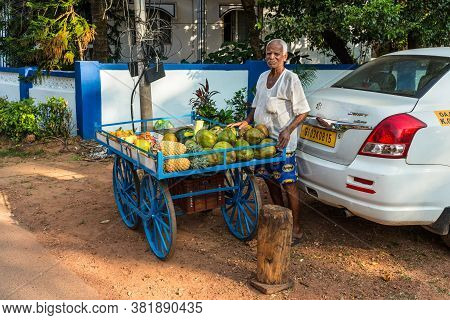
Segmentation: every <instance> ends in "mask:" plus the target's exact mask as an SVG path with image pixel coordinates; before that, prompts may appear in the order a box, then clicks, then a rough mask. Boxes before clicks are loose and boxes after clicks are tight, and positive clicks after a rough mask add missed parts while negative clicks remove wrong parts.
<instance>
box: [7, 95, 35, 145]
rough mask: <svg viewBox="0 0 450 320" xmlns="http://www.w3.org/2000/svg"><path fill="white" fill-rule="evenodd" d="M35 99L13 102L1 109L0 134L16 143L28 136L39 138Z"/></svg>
mask: <svg viewBox="0 0 450 320" xmlns="http://www.w3.org/2000/svg"><path fill="white" fill-rule="evenodd" d="M37 114H38V112H37V108H36V106H35V105H34V102H33V99H24V100H22V101H12V102H8V103H6V104H4V105H3V106H2V107H1V108H0V133H1V134H3V135H5V136H7V137H8V138H10V139H12V140H14V141H20V140H22V139H23V138H24V137H25V136H26V135H28V134H34V135H36V136H39V120H38V116H37Z"/></svg>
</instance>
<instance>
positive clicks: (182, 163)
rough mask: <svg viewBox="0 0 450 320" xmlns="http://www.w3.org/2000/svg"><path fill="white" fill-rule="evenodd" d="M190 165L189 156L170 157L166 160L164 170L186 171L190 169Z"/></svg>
mask: <svg viewBox="0 0 450 320" xmlns="http://www.w3.org/2000/svg"><path fill="white" fill-rule="evenodd" d="M190 165H191V162H190V161H189V159H188V158H179V159H168V160H166V161H164V170H166V172H176V171H184V170H187V169H189V166H190Z"/></svg>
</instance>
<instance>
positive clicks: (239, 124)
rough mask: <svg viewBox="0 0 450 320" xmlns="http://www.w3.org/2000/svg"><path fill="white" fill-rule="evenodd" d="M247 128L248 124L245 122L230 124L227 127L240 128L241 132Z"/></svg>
mask: <svg viewBox="0 0 450 320" xmlns="http://www.w3.org/2000/svg"><path fill="white" fill-rule="evenodd" d="M245 126H248V122H247V121H245V120H244V121H241V122H236V123H230V124H229V125H227V127H239V130H241V129H242V128H243V127H245Z"/></svg>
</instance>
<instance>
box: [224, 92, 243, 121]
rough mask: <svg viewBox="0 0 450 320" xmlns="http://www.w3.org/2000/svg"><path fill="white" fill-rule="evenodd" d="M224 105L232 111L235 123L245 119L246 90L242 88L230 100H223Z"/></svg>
mask: <svg viewBox="0 0 450 320" xmlns="http://www.w3.org/2000/svg"><path fill="white" fill-rule="evenodd" d="M225 102H226V104H227V105H228V107H229V108H230V109H232V110H233V117H234V121H235V122H239V121H242V120H244V119H245V117H246V116H247V109H248V104H247V88H242V89H240V90H238V91H236V92H235V93H234V94H233V97H232V98H231V99H230V100H227V99H225Z"/></svg>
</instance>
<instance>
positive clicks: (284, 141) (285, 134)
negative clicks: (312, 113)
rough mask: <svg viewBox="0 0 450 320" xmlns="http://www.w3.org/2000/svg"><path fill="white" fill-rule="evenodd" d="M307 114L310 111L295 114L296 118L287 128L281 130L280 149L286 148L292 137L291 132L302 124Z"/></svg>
mask: <svg viewBox="0 0 450 320" xmlns="http://www.w3.org/2000/svg"><path fill="white" fill-rule="evenodd" d="M307 115H308V112H305V113H301V114H299V115H297V116H295V118H294V120H293V121H291V123H290V124H289V125H288V126H287V128H286V129H284V130H283V131H281V132H280V135H279V136H278V144H277V148H278V149H283V148H286V146H287V145H288V143H289V139H290V138H291V133H292V132H293V131H294V130H295V129H296V128H297V127H298V126H299V125H300V123H302V121H303V120H305V118H306V116H307Z"/></svg>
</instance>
